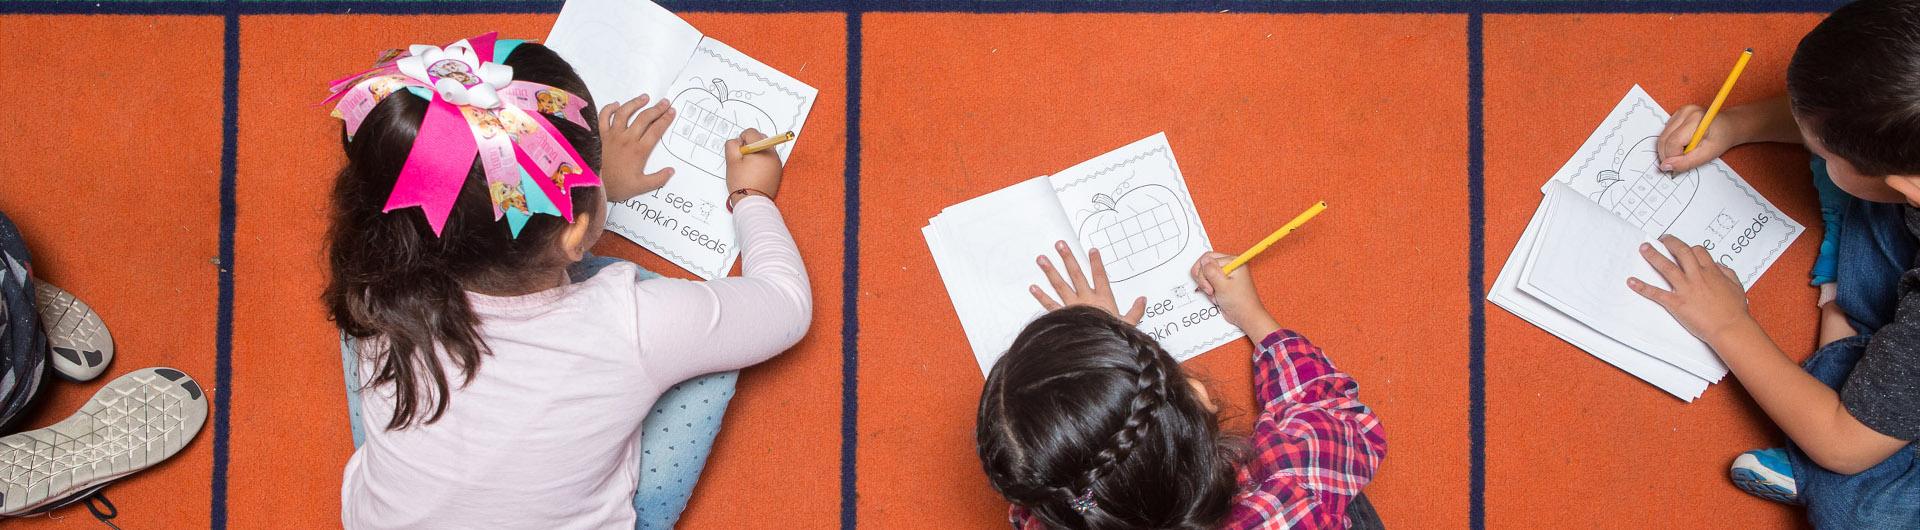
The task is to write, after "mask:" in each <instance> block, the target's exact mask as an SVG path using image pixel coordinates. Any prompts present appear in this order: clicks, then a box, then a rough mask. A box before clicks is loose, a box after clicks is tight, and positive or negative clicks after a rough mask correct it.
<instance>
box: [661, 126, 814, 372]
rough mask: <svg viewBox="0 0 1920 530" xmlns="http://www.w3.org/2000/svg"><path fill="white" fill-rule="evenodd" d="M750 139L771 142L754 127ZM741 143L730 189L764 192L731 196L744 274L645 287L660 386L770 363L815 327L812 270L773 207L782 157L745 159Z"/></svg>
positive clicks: (732, 148) (732, 144)
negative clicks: (810, 279) (813, 322)
mask: <svg viewBox="0 0 1920 530" xmlns="http://www.w3.org/2000/svg"><path fill="white" fill-rule="evenodd" d="M742 137H743V138H745V139H746V140H745V141H749V142H750V141H757V140H759V139H760V138H764V137H765V136H764V135H760V134H758V133H757V132H755V131H753V130H751V129H749V130H748V131H747V133H746V134H745V135H743V136H742ZM741 142H742V140H731V141H729V142H727V146H726V147H725V149H726V152H727V154H728V159H727V173H728V182H729V185H730V186H735V189H740V188H747V189H752V190H754V191H755V192H756V194H746V193H742V194H735V195H734V196H733V197H730V198H729V199H730V200H734V199H737V200H738V202H736V203H734V204H733V225H734V230H735V231H736V232H738V233H739V244H740V250H741V252H740V263H741V265H740V276H738V277H731V278H721V279H718V280H713V281H708V282H691V281H682V280H659V281H647V282H641V283H640V284H639V289H640V290H641V291H642V292H643V293H645V294H646V296H642V297H641V299H642V300H644V301H646V302H645V303H647V304H649V305H646V306H643V307H641V308H640V311H639V313H640V317H639V326H640V329H639V335H640V342H641V348H640V351H641V354H642V355H647V356H649V357H650V358H652V359H653V360H656V361H657V362H653V363H649V368H650V369H652V370H655V372H653V373H655V374H656V375H658V377H656V378H655V379H656V380H657V381H660V382H664V383H667V384H672V383H677V382H679V381H681V380H684V379H687V378H691V377H693V376H697V375H701V374H706V373H711V372H717V371H722V370H732V369H738V368H742V367H746V366H750V365H753V364H755V363H759V362H761V361H764V360H767V359H769V358H771V357H773V356H774V355H777V354H779V353H780V352H782V351H785V350H786V349H787V348H789V347H792V346H793V345H794V344H795V343H797V342H799V341H800V338H801V337H802V336H805V335H806V333H807V327H808V326H809V324H811V323H812V321H813V289H812V287H811V286H810V285H809V284H808V280H807V270H806V266H805V264H803V263H801V261H800V250H799V248H798V247H796V246H795V245H794V243H793V234H792V233H790V232H788V230H787V225H786V221H785V220H784V219H782V218H781V215H780V209H779V208H777V207H775V206H774V204H773V199H772V196H774V195H775V194H777V193H779V188H780V173H781V168H780V159H779V157H778V155H776V154H774V152H773V151H772V150H767V151H761V152H759V153H755V154H751V155H745V156H741V155H740V145H741Z"/></svg>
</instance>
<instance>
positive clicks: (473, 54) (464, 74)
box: [322, 33, 600, 237]
mask: <svg viewBox="0 0 1920 530" xmlns="http://www.w3.org/2000/svg"><path fill="white" fill-rule="evenodd" d="M496 35H497V34H495V33H488V34H485V35H481V36H478V37H474V38H470V39H464V40H461V41H459V42H455V43H453V44H449V45H447V46H446V47H439V46H429V45H424V44H417V45H414V46H412V47H411V48H409V49H408V50H407V51H406V52H398V51H389V52H388V53H387V54H386V56H385V57H383V58H382V60H381V61H380V62H379V63H378V64H375V65H374V67H373V68H372V69H371V70H367V71H365V72H361V73H359V74H355V75H352V76H348V77H346V78H342V79H340V80H337V81H334V82H333V84H332V85H331V87H330V88H329V90H330V91H331V93H332V95H331V96H329V97H328V98H327V99H326V101H325V102H322V104H326V103H334V102H337V103H335V106H334V109H333V116H334V117H337V118H340V119H341V120H343V121H344V122H345V125H346V131H347V136H348V137H349V138H351V137H352V136H353V135H354V134H356V133H358V132H359V129H360V124H361V122H363V121H365V120H366V117H367V114H368V113H370V112H372V111H373V108H374V106H375V105H378V104H379V103H380V101H382V100H384V99H385V98H386V97H387V96H390V95H393V94H395V93H399V92H405V93H408V94H410V95H412V96H415V97H419V98H421V99H425V100H427V112H426V116H425V117H424V118H422V119H421V121H420V132H419V134H418V135H417V136H416V137H415V139H414V141H413V148H412V150H411V151H409V152H408V153H407V161H406V164H404V165H403V166H402V167H401V168H400V176H399V178H398V179H396V181H395V182H394V186H393V193H392V195H389V196H388V197H387V204H386V207H385V209H384V210H383V211H386V212H392V211H394V210H398V209H401V208H410V207H415V206H418V207H420V209H421V211H422V212H424V213H425V214H426V216H427V224H428V225H430V226H432V227H433V233H434V234H435V235H438V234H440V233H441V232H442V231H443V230H444V229H445V228H446V223H447V216H448V215H450V214H451V213H452V211H453V203H454V200H455V199H456V198H458V197H459V195H460V188H461V186H462V185H464V184H465V183H466V181H467V174H468V172H469V171H470V170H471V168H472V167H473V163H474V160H475V159H476V158H478V159H479V161H480V167H481V168H482V170H483V171H484V172H485V174H486V181H487V192H488V193H487V194H488V196H489V197H490V198H491V199H492V202H493V218H494V220H496V221H497V220H500V219H502V218H504V219H506V220H507V223H508V226H509V228H510V229H511V231H512V233H513V235H514V236H515V237H518V236H519V234H520V228H521V227H523V226H525V225H526V222H527V220H528V219H529V218H531V217H532V215H534V214H541V213H544V214H548V215H557V216H560V217H562V218H564V219H566V220H567V222H573V201H572V200H571V194H572V189H573V188H577V187H582V186H599V185H600V177H599V176H598V175H596V174H594V172H593V170H592V169H591V168H588V167H587V164H586V161H585V160H584V159H582V158H580V153H578V152H576V151H575V150H574V149H573V145H572V144H570V143H568V142H567V139H566V137H564V136H562V135H561V134H560V131H559V130H557V129H555V128H554V126H553V123H552V122H550V121H548V120H547V117H548V116H552V117H556V118H560V119H564V120H567V121H569V122H573V123H574V124H575V125H579V126H581V127H588V124H587V121H586V119H585V117H584V116H583V115H582V114H581V109H582V108H584V107H585V106H586V101H585V100H584V99H581V98H580V97H579V96H576V95H574V94H570V93H568V92H566V91H564V90H560V89H557V88H553V87H550V86H547V85H542V84H539V83H533V82H528V81H515V80H513V68H512V67H509V66H507V65H505V64H501V63H502V62H503V61H505V59H506V56H507V55H508V54H510V53H512V50H513V48H514V47H515V46H518V45H519V44H520V42H521V41H517V40H499V39H498V38H497V36H496ZM482 58H487V59H491V60H482Z"/></svg>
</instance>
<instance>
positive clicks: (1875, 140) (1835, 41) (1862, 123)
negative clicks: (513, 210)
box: [1787, 0, 1920, 176]
mask: <svg viewBox="0 0 1920 530" xmlns="http://www.w3.org/2000/svg"><path fill="white" fill-rule="evenodd" d="M1787 95H1788V97H1789V98H1790V99H1791V101H1792V103H1793V112H1794V114H1795V115H1797V116H1799V117H1800V119H1801V121H1802V123H1803V124H1804V125H1805V126H1808V127H1809V128H1810V129H1809V131H1810V132H1812V133H1814V135H1815V136H1816V137H1818V138H1819V139H1820V143H1822V144H1825V145H1826V147H1827V150H1828V151H1831V152H1833V154H1834V155H1837V156H1839V157H1841V158H1844V159H1846V161H1847V162H1848V163H1850V164H1852V165H1853V166H1854V167H1855V168H1856V169H1858V170H1859V171H1860V173H1862V174H1865V175H1871V176H1887V175H1916V174H1920V2H1916V1H1913V0H1861V1H1858V2H1854V3H1851V4H1847V5H1845V6H1842V7H1841V8H1840V9H1838V10H1835V11H1834V12H1833V14H1832V15H1829V16H1827V19H1826V20H1823V21H1821V22H1820V25H1818V26H1815V27H1814V28H1813V31H1810V32H1808V33H1807V36H1806V37H1804V38H1802V39H1800V46H1799V47H1798V48H1797V49H1795V50H1794V52H1793V61H1792V62H1791V63H1790V64H1788V65H1787Z"/></svg>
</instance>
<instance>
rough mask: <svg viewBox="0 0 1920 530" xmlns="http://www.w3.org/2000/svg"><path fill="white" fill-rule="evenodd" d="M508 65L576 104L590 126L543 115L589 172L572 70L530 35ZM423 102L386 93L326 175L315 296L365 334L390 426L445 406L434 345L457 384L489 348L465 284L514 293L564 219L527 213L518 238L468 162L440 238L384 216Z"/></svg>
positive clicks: (587, 197)
mask: <svg viewBox="0 0 1920 530" xmlns="http://www.w3.org/2000/svg"><path fill="white" fill-rule="evenodd" d="M506 65H507V66H511V67H513V76H514V79H515V80H520V81H531V82H535V83H541V84H544V85H547V86H551V87H554V88H558V89H561V90H565V91H567V92H570V93H572V94H574V95H577V96H579V97H580V98H582V99H583V100H585V102H586V104H587V105H586V109H587V110H588V111H589V112H587V113H586V118H587V122H588V123H589V127H590V128H582V127H580V126H578V125H574V124H573V123H572V122H568V121H566V120H559V119H556V120H550V121H551V122H552V123H553V125H554V127H555V128H556V129H558V130H559V131H560V134H561V136H563V137H565V138H566V140H567V142H569V143H571V144H573V147H574V149H575V150H576V151H577V152H579V153H580V156H581V157H582V158H583V159H585V160H586V162H587V165H588V166H590V167H592V168H594V169H595V170H598V169H599V168H600V141H599V131H598V127H599V126H598V122H597V121H596V120H595V119H594V116H593V113H592V112H591V110H592V109H594V108H595V107H594V105H593V99H592V96H591V95H589V94H588V93H587V87H586V83H585V82H584V81H581V80H580V76H579V74H576V73H574V71H573V67H572V66H571V65H568V64H567V62H566V61H564V60H562V59H561V58H560V56H559V55H557V54H555V53H554V52H553V50H550V49H548V48H546V47H545V46H541V45H539V44H534V43H523V44H520V45H519V46H518V47H515V48H514V50H513V53H512V54H511V55H508V56H507V59H506ZM426 110H427V101H426V100H424V99H420V98H417V97H413V96H411V95H406V94H403V93H401V92H395V93H394V94H393V95H392V96H389V97H387V98H385V99H383V100H381V101H380V103H379V104H378V105H376V106H374V108H373V110H372V111H370V112H368V113H367V118H366V120H365V121H363V122H362V123H361V126H360V129H359V131H358V134H357V135H355V136H354V137H353V138H352V139H345V138H344V136H345V135H344V131H343V134H342V136H343V139H342V143H344V144H345V148H346V152H347V165H346V167H345V168H342V169H341V170H340V174H339V176H338V177H337V179H336V180H335V182H334V188H333V220H332V227H331V228H329V229H328V231H327V260H328V266H329V274H328V277H327V288H326V292H325V294H324V295H323V296H322V298H323V299H324V300H325V302H326V304H327V310H328V311H329V312H330V313H331V316H332V318H333V321H334V323H335V324H336V325H338V326H340V329H341V330H342V331H345V332H346V333H347V334H348V335H352V336H354V337H358V338H360V339H363V340H362V341H360V344H361V348H362V351H361V352H360V356H361V359H363V360H364V361H366V362H370V363H372V365H373V380H372V381H371V384H370V385H368V386H378V385H383V384H392V385H393V388H394V398H395V400H394V401H395V408H394V413H393V419H392V420H391V421H388V422H387V428H388V429H402V428H406V427H407V426H409V425H413V424H416V423H432V422H434V421H436V420H438V419H439V418H440V415H441V414H442V413H444V412H446V408H447V400H448V384H447V380H448V375H447V373H446V372H447V370H446V369H445V368H443V364H442V361H441V358H440V355H439V353H437V352H438V351H444V352H445V354H446V357H447V360H449V361H451V363H452V365H453V366H454V367H456V368H457V369H458V371H459V377H460V378H461V379H462V381H463V382H471V381H472V380H473V375H474V372H475V371H477V370H478V369H479V368H480V358H481V357H482V356H484V355H487V354H488V353H490V352H489V350H488V348H487V345H486V344H485V343H484V342H482V341H481V339H480V334H479V332H478V331H477V330H476V329H475V326H476V325H478V324H479V320H478V317H477V316H476V315H475V314H474V311H473V308H472V307H471V306H470V305H469V304H468V301H467V294H466V293H467V291H469V290H481V291H501V290H504V291H513V290H519V289H521V288H522V287H523V286H526V285H530V284H531V282H533V281H539V280H543V279H545V278H528V277H527V275H526V272H527V271H528V270H529V269H531V268H542V267H543V266H545V265H550V264H549V263H546V262H547V261H549V260H559V259H560V256H561V254H559V253H558V252H557V251H556V249H555V241H556V240H557V236H558V235H559V234H560V232H561V230H562V229H563V228H565V227H566V226H567V222H566V220H564V219H561V218H560V217H557V216H552V215H535V216H533V217H532V218H531V219H529V220H528V221H527V224H526V226H525V227H523V228H522V229H521V231H520V236H519V237H518V238H515V237H513V236H512V235H511V233H510V232H509V231H508V227H507V224H506V223H505V222H499V221H495V220H494V218H493V208H492V200H491V199H490V198H489V195H488V191H487V184H486V175H485V173H484V172H483V171H482V169H481V167H480V164H479V161H478V160H475V162H474V166H473V169H472V170H471V171H469V172H468V173H467V181H466V183H465V184H463V185H461V187H460V195H459V197H458V198H456V199H455V200H454V204H453V212H452V213H451V214H450V215H449V216H448V217H447V223H446V226H445V228H444V230H443V231H442V233H441V234H440V235H438V236H435V235H434V233H433V230H432V228H431V227H429V226H428V225H427V220H426V216H425V215H424V214H422V212H421V211H420V209H418V208H405V209H400V210H395V211H393V212H392V213H382V212H381V210H382V209H383V208H384V207H385V205H386V202H387V195H388V194H390V193H391V192H392V191H393V186H394V182H395V179H396V178H398V176H399V174H400V167H401V166H402V165H403V164H404V163H405V162H406V160H407V154H408V152H409V151H410V150H411V149H412V148H413V139H414V136H415V135H417V134H418V133H419V131H420V121H421V120H422V119H423V118H424V116H425V115H426ZM571 195H572V201H573V211H575V212H594V211H597V210H596V209H595V208H596V207H598V206H599V204H598V203H599V202H600V201H602V200H604V199H602V198H601V197H602V194H601V192H600V190H599V189H597V188H576V189H575V192H574V193H572V194H571ZM364 339H372V340H364ZM436 346H438V347H439V350H436V349H435V347H436Z"/></svg>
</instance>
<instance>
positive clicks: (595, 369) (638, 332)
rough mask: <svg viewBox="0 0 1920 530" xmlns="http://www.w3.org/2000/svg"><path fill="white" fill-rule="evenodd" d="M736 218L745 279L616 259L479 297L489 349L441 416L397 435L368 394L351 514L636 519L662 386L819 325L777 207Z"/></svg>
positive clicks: (462, 519)
mask: <svg viewBox="0 0 1920 530" xmlns="http://www.w3.org/2000/svg"><path fill="white" fill-rule="evenodd" d="M734 225H735V227H736V230H737V231H738V232H739V236H740V244H741V249H742V258H741V259H742V272H741V276H739V277H731V278H723V279H719V280H714V281H708V282H695V281H686V280H678V279H653V280H646V281H638V280H637V279H636V277H635V272H636V271H637V268H636V267H635V266H633V265H632V264H629V263H619V264H614V265H610V266H608V267H606V268H605V269H603V270H601V271H600V272H599V274H597V275H595V276H594V277H593V278H591V279H588V280H587V281H584V282H580V283H575V284H571V285H567V286H565V287H560V288H555V289H549V290H546V291H541V292H538V293H533V294H529V295H524V296H515V297H506V298H502V297H492V296H484V295H479V294H472V293H469V299H470V300H472V302H473V307H474V309H475V310H476V311H477V312H478V313H479V314H480V335H481V337H483V339H484V340H485V341H486V344H487V346H488V347H489V348H491V349H492V351H493V354H492V355H490V356H487V357H485V358H484V359H483V360H482V361H481V364H480V369H479V371H478V373H477V374H476V375H475V376H474V379H473V382H472V383H468V384H467V385H465V386H458V385H457V383H458V379H457V376H451V377H453V378H454V382H455V383H456V388H455V389H454V390H453V391H452V395H451V396H450V397H451V400H450V402H449V403H450V404H449V406H448V408H447V409H446V412H445V415H443V416H441V417H440V420H439V421H437V422H434V423H432V424H426V425H416V426H413V427H409V428H407V429H403V430H392V431H390V430H387V429H385V426H386V424H387V421H388V420H389V419H390V418H392V415H393V410H394V399H393V392H392V387H391V386H382V387H368V388H367V389H365V390H363V391H362V392H361V394H360V400H361V404H362V410H364V411H365V412H364V414H365V420H366V426H367V433H366V442H365V443H364V444H363V445H362V446H361V447H360V448H359V449H358V450H356V451H355V452H354V454H353V458H352V459H351V460H349V461H348V462H347V467H346V473H345V477H344V479H343V480H342V481H341V486H340V504H341V507H340V518H341V522H342V523H343V524H344V525H345V526H346V527H348V528H541V529H543V530H544V529H562V528H633V526H634V511H633V495H634V485H635V483H636V482H637V479H638V477H639V471H640V470H639V459H638V458H636V454H637V452H638V451H639V449H638V447H639V445H640V420H641V419H643V418H644V417H645V416H646V414H647V411H648V410H649V409H650V408H651V407H652V406H653V402H654V400H655V399H657V398H658V397H659V396H660V393H661V392H663V391H665V390H666V389H667V388H668V387H670V386H672V385H674V384H676V383H679V382H680V381H683V380H686V379H688V378H691V377H694V376H698V375H701V374H706V373H711V372H717V371H723V370H732V369H738V368H741V367H745V366H749V365H753V364H755V363H759V362H761V361H764V360H767V359H768V358H770V357H773V356H774V355H776V354H779V353H780V352H782V351H784V350H786V349H787V348H789V347H791V346H793V344H794V343H795V342H798V341H799V340H800V337H801V336H802V335H805V334H806V331H807V325H808V323H809V322H810V321H811V320H812V312H813V306H812V296H811V294H810V289H809V287H808V285H807V275H806V269H805V268H804V267H802V266H801V262H800V253H799V250H798V249H797V248H795V247H794V243H793V236H792V235H791V234H790V233H788V231H787V227H786V224H785V222H784V221H783V220H782V219H781V216H780V211H779V209H777V208H776V207H774V205H773V202H772V201H770V200H768V199H766V198H763V197H747V198H745V199H742V200H741V201H740V202H739V204H737V205H736V206H735V209H734ZM448 367H449V368H448V370H449V371H448V373H449V374H457V373H458V372H457V371H455V370H453V368H452V367H451V365H450V364H449V365H448ZM361 373H362V378H361V380H362V381H367V380H370V377H367V375H368V371H367V368H366V367H365V366H362V370H361Z"/></svg>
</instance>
